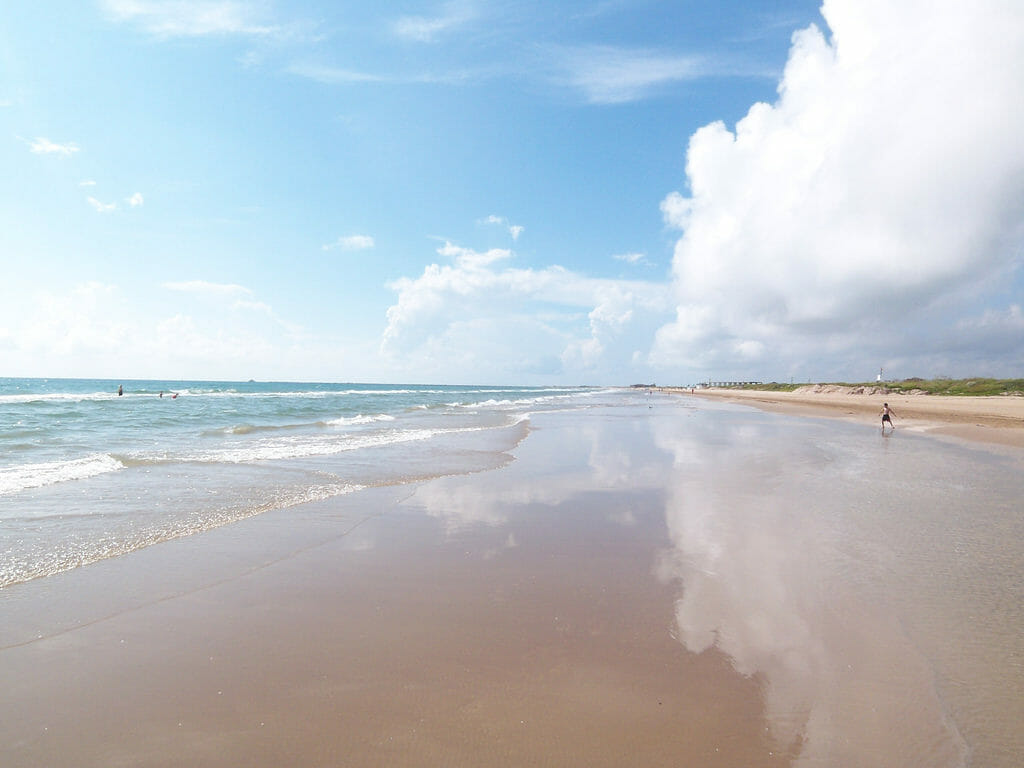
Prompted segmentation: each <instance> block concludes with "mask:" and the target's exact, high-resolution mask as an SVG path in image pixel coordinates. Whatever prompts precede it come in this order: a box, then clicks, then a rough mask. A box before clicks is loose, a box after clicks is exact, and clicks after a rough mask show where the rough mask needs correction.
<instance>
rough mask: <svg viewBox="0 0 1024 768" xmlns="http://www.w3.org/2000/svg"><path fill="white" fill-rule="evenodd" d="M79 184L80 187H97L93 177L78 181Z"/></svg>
mask: <svg viewBox="0 0 1024 768" xmlns="http://www.w3.org/2000/svg"><path fill="white" fill-rule="evenodd" d="M78 186H80V187H95V186H96V182H95V181H93V180H92V179H85V180H83V181H80V182H78Z"/></svg>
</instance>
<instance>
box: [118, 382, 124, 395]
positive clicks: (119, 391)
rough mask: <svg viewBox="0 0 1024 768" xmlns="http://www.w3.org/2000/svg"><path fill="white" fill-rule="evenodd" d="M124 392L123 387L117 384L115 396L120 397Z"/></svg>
mask: <svg viewBox="0 0 1024 768" xmlns="http://www.w3.org/2000/svg"><path fill="white" fill-rule="evenodd" d="M123 394H124V387H123V386H122V385H120V384H118V385H117V396H118V397H121V395H123Z"/></svg>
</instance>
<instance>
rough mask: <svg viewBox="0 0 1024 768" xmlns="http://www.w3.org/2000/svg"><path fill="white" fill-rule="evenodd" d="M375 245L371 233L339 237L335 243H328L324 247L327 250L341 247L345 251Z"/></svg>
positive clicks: (362, 249)
mask: <svg viewBox="0 0 1024 768" xmlns="http://www.w3.org/2000/svg"><path fill="white" fill-rule="evenodd" d="M374 245H375V243H374V240H373V238H372V237H370V236H369V235H348V236H346V237H339V238H338V239H337V240H335V241H334V242H333V243H328V244H327V245H324V246H322V247H323V250H325V251H330V250H332V249H334V248H339V249H341V250H343V251H364V250H366V249H367V248H373V246H374Z"/></svg>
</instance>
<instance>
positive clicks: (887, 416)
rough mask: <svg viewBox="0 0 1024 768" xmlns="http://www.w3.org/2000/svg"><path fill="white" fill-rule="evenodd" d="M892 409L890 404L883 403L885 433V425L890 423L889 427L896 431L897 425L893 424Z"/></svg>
mask: <svg viewBox="0 0 1024 768" xmlns="http://www.w3.org/2000/svg"><path fill="white" fill-rule="evenodd" d="M892 413H893V411H892V408H890V407H889V404H888V403H882V431H883V432H885V423H886V422H889V426H890V427H892V428H893V429H896V425H895V424H893V423H892Z"/></svg>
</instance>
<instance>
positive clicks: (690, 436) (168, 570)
mask: <svg viewBox="0 0 1024 768" xmlns="http://www.w3.org/2000/svg"><path fill="white" fill-rule="evenodd" d="M654 400H656V401H658V402H653V401H652V399H651V398H648V397H635V398H633V397H631V398H628V399H626V400H623V401H621V402H617V403H610V404H609V406H608V407H607V408H604V409H582V410H577V411H562V412H551V413H546V414H539V415H537V416H536V417H535V423H533V424H532V426H533V427H534V428H533V429H532V430H531V432H530V437H529V439H527V440H524V441H522V442H521V443H519V444H518V445H516V447H515V448H514V449H513V450H512V451H511V453H512V455H514V457H515V460H514V461H510V462H508V463H505V464H503V465H501V466H500V467H496V468H493V469H488V470H485V471H481V472H472V473H469V474H452V475H445V476H442V477H435V478H433V479H428V480H423V481H417V482H411V483H409V484H402V485H392V486H379V487H373V488H366V489H364V490H363V491H359V492H356V493H352V494H347V495H344V496H338V497H332V498H329V499H324V500H320V501H313V502H309V503H307V504H303V505H299V506H296V507H291V508H288V509H279V510H275V511H271V512H267V513H265V514H262V515H258V516H255V517H251V518H247V519H245V520H243V521H240V522H238V523H234V524H231V525H226V526H223V527H221V528H216V529H212V530H209V531H206V532H204V533H201V534H196V535H194V536H190V537H186V538H182V539H176V540H173V541H168V542H165V543H163V544H158V545H154V546H151V547H146V548H144V549H140V550H137V551H135V552H133V553H131V554H129V555H125V556H122V557H115V558H110V559H108V560H104V561H100V562H97V563H93V564H92V565H88V566H83V567H81V568H78V569H75V570H72V571H67V572H64V573H62V574H59V575H57V576H53V577H47V578H42V579H37V580H33V581H30V582H25V583H22V584H18V585H14V586H12V587H10V588H7V589H4V590H0V616H2V617H3V621H0V678H3V679H4V680H5V685H6V696H5V697H4V698H3V700H0V763H3V764H4V765H5V766H10V768H22V766H24V768H30V767H34V766H38V765H49V766H53V767H54V768H63V766H68V768H70V767H71V766H74V767H75V768H89V767H90V766H96V768H99V767H100V766H104V767H105V766H109V765H134V766H140V767H144V766H153V767H154V768H155V767H156V766H166V765H186V764H188V765H192V764H202V765H208V766H211V767H212V768H217V767H218V766H224V767H225V768H227V766H235V765H239V764H245V765H250V766H253V767H254V768H259V767H260V766H268V768H269V766H278V765H283V764H302V765H309V766H321V765H322V766H333V765H341V764H354V765H355V764H358V765H385V764H386V765H395V766H417V767H418V766H425V765H438V764H466V765H480V764H492V763H495V762H498V763H501V764H514V765H527V764H531V765H546V764H579V765H584V764H585V765H593V766H602V765H607V766H620V765H674V764H693V765H701V766H708V768H715V767H716V766H721V767H722V768H725V767H726V766H734V765H744V766H750V767H751V768H761V767H762V766H763V767H764V768H769V766H771V767H773V768H775V767H778V766H794V767H795V768H803V767H804V766H810V765H846V766H851V768H854V767H859V766H865V768H867V766H875V765H877V764H878V758H877V756H878V755H885V756H887V757H889V758H891V762H892V764H899V765H918V764H921V763H922V761H926V762H927V763H928V764H929V765H935V766H942V767H943V768H964V766H965V765H967V764H968V759H967V758H968V756H973V757H974V759H975V760H976V761H977V763H978V764H984V765H986V766H993V768H997V767H998V768H1003V767H1004V766H1005V767H1006V768H1009V766H1011V765H1015V763H1014V762H1012V758H1010V759H1008V757H1007V756H1012V755H1015V754H1020V750H1021V748H1022V738H1024V736H1022V735H1021V734H1020V731H1019V729H1018V728H1017V727H1016V725H1017V723H1019V722H1020V721H1021V717H1024V697H1022V696H1021V695H1020V692H1021V691H1024V671H1021V670H1019V669H1016V668H1014V667H1013V666H1012V665H1010V666H1009V667H1008V666H1007V665H1006V663H1005V660H1006V659H1007V658H1013V657H1014V656H1015V655H1016V654H1018V653H1019V651H1020V637H1022V636H1024V635H1022V634H1021V626H1022V624H1021V622H1022V621H1024V617H1022V616H1021V615H1020V613H1019V612H1015V611H1014V610H1013V609H1012V606H1014V605H1018V604H1019V601H1018V600H1017V594H1018V591H1017V590H1016V586H1015V585H1017V584H1018V583H1019V579H1018V564H1019V563H1020V562H1021V560H1022V556H1024V550H1022V545H1021V542H1024V528H1022V525H1024V521H1021V520H1020V517H1019V515H1018V514H1017V508H1018V506H1019V503H1018V500H1019V499H1020V498H1021V496H1022V494H1024V479H1022V477H1024V476H1022V475H1021V474H1020V473H1019V472H1015V471H1012V470H1008V462H1005V461H999V460H996V461H993V460H991V457H990V456H987V455H985V453H984V452H982V451H971V450H967V449H965V448H964V447H962V446H958V445H954V444H952V441H950V443H949V444H942V443H939V442H938V441H932V440H914V439H908V440H896V441H891V442H890V441H888V440H881V439H877V438H876V437H874V435H872V434H871V428H868V427H864V428H861V427H855V426H849V425H847V424H842V423H839V422H826V421H823V420H819V419H813V418H809V419H789V418H771V417H765V418H760V417H755V418H751V413H750V412H749V411H747V410H745V409H738V408H732V407H715V406H714V405H713V404H712V403H710V402H707V401H705V402H704V403H703V406H702V405H701V404H699V403H698V405H697V406H696V407H694V401H690V402H689V403H687V401H686V400H685V399H677V398H675V397H664V398H654ZM803 413H804V414H805V415H806V413H807V412H806V411H803ZM755 416H756V415H755ZM872 420H873V417H872ZM897 424H899V422H897ZM876 429H877V427H876ZM837 435H839V436H841V437H839V438H837ZM441 458H442V457H441V456H436V457H434V459H433V461H434V462H436V461H439V460H440V459H441ZM809 499H811V500H813V502H812V503H808V500H809ZM893 510H899V514H893ZM951 548H953V549H951ZM951 552H952V556H951ZM965 647H968V648H970V649H971V652H970V653H967V654H965V653H964V652H963V649H964V648H965Z"/></svg>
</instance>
